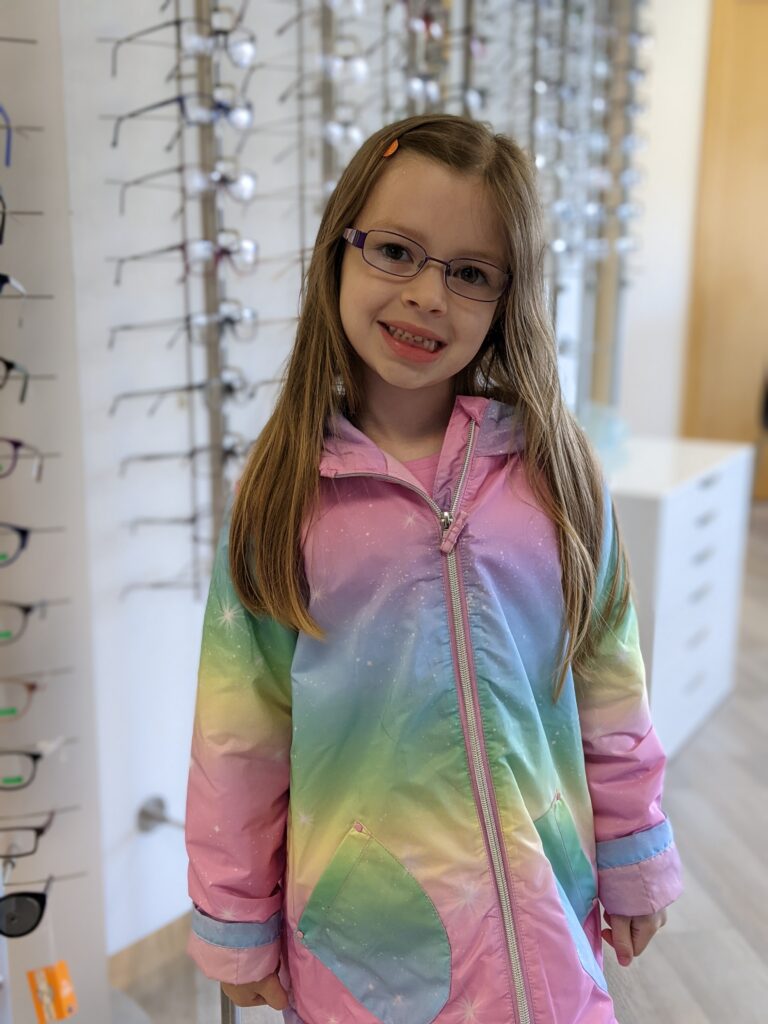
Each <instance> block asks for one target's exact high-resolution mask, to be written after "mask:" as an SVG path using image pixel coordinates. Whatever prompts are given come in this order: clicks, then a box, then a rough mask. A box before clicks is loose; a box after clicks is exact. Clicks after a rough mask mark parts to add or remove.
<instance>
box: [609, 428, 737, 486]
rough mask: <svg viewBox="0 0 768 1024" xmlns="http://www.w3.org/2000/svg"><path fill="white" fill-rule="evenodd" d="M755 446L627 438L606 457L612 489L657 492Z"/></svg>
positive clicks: (676, 484)
mask: <svg viewBox="0 0 768 1024" xmlns="http://www.w3.org/2000/svg"><path fill="white" fill-rule="evenodd" d="M754 449H755V445H751V444H744V443H743V442H732V441H709V440H694V439H690V438H676V437H672V438H665V437H630V438H627V439H625V440H623V441H622V442H621V444H620V445H619V446H617V447H616V448H614V449H613V450H612V451H611V453H610V458H609V459H607V460H606V463H605V472H606V475H607V478H608V485H609V487H610V488H611V490H612V491H617V492H621V493H622V494H634V495H638V496H643V495H648V496H651V495H658V494H659V493H663V492H665V491H669V490H673V489H674V488H675V487H679V486H680V485H681V484H684V483H688V482H690V481H691V480H693V479H695V478H696V477H700V476H705V475H706V474H707V473H708V472H711V471H713V470H716V469H717V467H718V466H720V465H722V463H723V462H724V461H730V459H732V458H739V457H740V458H745V459H746V458H751V457H752V455H753V453H754Z"/></svg>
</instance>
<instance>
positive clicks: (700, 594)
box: [688, 583, 712, 604]
mask: <svg viewBox="0 0 768 1024" xmlns="http://www.w3.org/2000/svg"><path fill="white" fill-rule="evenodd" d="M711 589H712V585H711V584H710V583H702V585H701V586H700V587H697V588H696V589H695V590H692V591H691V592H690V594H689V595H688V600H689V601H690V603H691V604H698V602H699V601H701V600H702V599H703V598H705V597H706V596H707V594H708V593H709V592H710V590H711Z"/></svg>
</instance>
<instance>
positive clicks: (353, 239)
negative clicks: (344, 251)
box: [341, 228, 512, 302]
mask: <svg viewBox="0 0 768 1024" xmlns="http://www.w3.org/2000/svg"><path fill="white" fill-rule="evenodd" d="M371 231H382V232H384V233H385V234H387V235H394V236H395V237H396V238H402V239H403V240H404V241H406V242H410V243H411V245H415V246H418V248H419V249H421V251H422V252H423V253H424V261H423V262H422V264H421V266H420V267H419V269H418V270H417V271H416V273H415V274H396V273H395V272H394V271H393V270H384V269H383V268H382V267H377V266H376V265H375V264H373V263H369V262H368V260H366V259H365V248H364V246H365V240H366V238H367V237H368V235H369V234H370V233H371ZM341 237H342V238H343V239H344V241H345V242H348V243H349V244H350V245H352V246H354V247H355V248H356V249H359V250H360V255H361V256H362V257H363V259H364V260H365V262H366V264H367V265H368V266H369V267H372V268H373V269H374V270H380V271H381V272H382V274H389V275H390V276H391V277H399V278H400V279H401V280H403V281H412V280H413V279H414V278H415V277H418V276H419V274H420V273H421V272H422V270H423V269H424V267H426V265H427V263H430V262H432V263H439V264H440V265H441V266H443V267H444V268H445V269H444V271H443V281H444V282H445V287H446V288H447V289H448V291H449V292H451V294H452V295H458V296H459V298H460V299H470V300H471V301H472V302H498V301H499V299H500V298H502V297H503V295H504V293H505V292H506V290H507V288H508V287H509V282H510V281H511V279H512V274H511V273H510V272H509V271H505V270H502V269H501V267H498V266H497V265H496V264H495V263H491V262H490V260H480V259H474V258H473V257H470V256H456V257H454V259H452V260H441V259H438V258H437V256H430V255H429V254H428V253H427V250H426V249H425V248H424V246H423V245H422V244H421V243H420V242H417V241H416V240H415V239H413V238H408V236H407V235H401V234H400V233H399V232H398V231H389V230H387V229H386V228H371V229H370V231H360V230H359V229H358V228H345V229H344V231H343V232H342V235H341ZM462 260H471V261H472V262H473V263H481V264H483V265H484V266H486V267H493V269H494V270H498V271H499V273H500V274H503V275H504V278H505V280H504V287H503V288H502V290H501V292H500V293H499V294H498V295H497V296H496V297H495V298H493V299H481V298H478V297H476V296H474V295H462V294H461V293H460V292H456V291H454V290H453V288H451V286H450V285H449V284H448V274H449V272H450V270H451V266H452V265H453V264H454V263H457V262H460V261H462Z"/></svg>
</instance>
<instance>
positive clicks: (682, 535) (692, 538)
mask: <svg viewBox="0 0 768 1024" xmlns="http://www.w3.org/2000/svg"><path fill="white" fill-rule="evenodd" d="M736 468H737V469H739V468H740V467H739V465H738V463H737V464H736ZM730 477H731V474H727V475H726V474H724V475H723V476H722V477H718V478H717V487H716V488H715V485H714V484H713V485H711V486H712V487H713V488H715V489H714V491H713V493H707V492H705V491H699V490H695V491H692V490H691V489H690V488H685V489H684V491H681V492H680V493H675V494H674V495H670V496H668V498H667V499H666V501H665V503H664V508H663V510H662V523H661V531H660V537H659V552H658V561H657V566H658V576H657V583H656V603H657V607H658V609H659V610H660V611H661V610H662V609H671V608H676V607H679V606H683V605H685V604H686V602H688V601H689V600H690V599H691V595H692V594H695V593H696V592H699V591H701V590H702V588H706V587H711V586H714V585H716V583H717V580H718V579H719V578H720V577H721V576H722V577H724V578H725V579H727V580H730V578H731V577H732V576H733V574H734V573H740V571H741V562H740V559H741V557H742V552H743V536H742V531H743V518H744V510H743V507H742V504H741V490H740V488H739V486H738V483H739V481H738V479H736V480H734V479H729V478H730ZM724 480H725V482H726V483H727V484H728V488H727V490H726V489H724V483H723V481H724Z"/></svg>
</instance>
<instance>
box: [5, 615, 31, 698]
mask: <svg viewBox="0 0 768 1024" xmlns="http://www.w3.org/2000/svg"><path fill="white" fill-rule="evenodd" d="M26 622H27V616H26V614H25V612H24V609H23V608H21V607H20V606H19V605H16V604H12V603H11V602H10V601H0V645H1V644H9V643H12V642H13V641H14V640H17V639H18V638H19V637H20V636H21V634H22V633H23V632H24V627H25V625H26ZM1 685H2V684H0V686H1ZM0 692H2V691H1V690H0Z"/></svg>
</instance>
